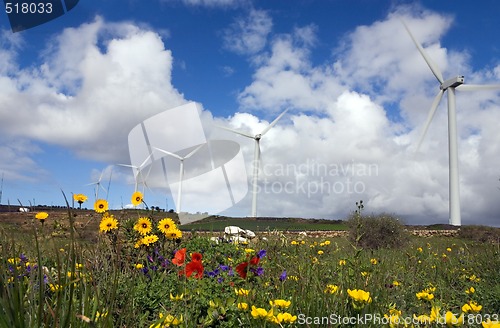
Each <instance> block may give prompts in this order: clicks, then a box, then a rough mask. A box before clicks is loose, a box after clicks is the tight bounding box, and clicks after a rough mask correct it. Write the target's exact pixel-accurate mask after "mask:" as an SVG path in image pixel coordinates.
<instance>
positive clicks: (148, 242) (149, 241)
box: [141, 235, 158, 246]
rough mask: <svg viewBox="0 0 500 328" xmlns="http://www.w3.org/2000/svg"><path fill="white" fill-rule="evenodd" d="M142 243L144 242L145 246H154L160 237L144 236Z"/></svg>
mask: <svg viewBox="0 0 500 328" xmlns="http://www.w3.org/2000/svg"><path fill="white" fill-rule="evenodd" d="M141 241H142V244H143V245H146V246H149V245H151V244H154V243H156V242H157V241H158V236H157V235H147V236H144V237H143V238H142V239H141Z"/></svg>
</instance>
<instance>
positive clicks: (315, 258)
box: [311, 256, 319, 264]
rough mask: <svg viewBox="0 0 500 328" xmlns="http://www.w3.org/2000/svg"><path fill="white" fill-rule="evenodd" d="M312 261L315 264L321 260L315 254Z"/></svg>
mask: <svg viewBox="0 0 500 328" xmlns="http://www.w3.org/2000/svg"><path fill="white" fill-rule="evenodd" d="M311 261H312V263H313V264H316V263H318V262H319V260H318V258H317V257H316V256H314V257H313V258H312V259H311Z"/></svg>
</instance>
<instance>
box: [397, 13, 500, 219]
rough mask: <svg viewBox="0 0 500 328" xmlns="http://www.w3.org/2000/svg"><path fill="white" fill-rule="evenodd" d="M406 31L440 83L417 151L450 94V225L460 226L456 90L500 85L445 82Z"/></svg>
mask: <svg viewBox="0 0 500 328" xmlns="http://www.w3.org/2000/svg"><path fill="white" fill-rule="evenodd" d="M402 23H403V25H404V27H405V29H406V31H407V32H408V34H409V35H410V37H411V39H412V41H413V43H414V44H415V46H416V47H417V49H418V51H419V52H420V54H421V55H422V57H423V58H424V60H425V62H426V63H427V65H428V66H429V68H430V69H431V71H432V73H433V74H434V76H435V77H436V79H437V80H438V82H439V91H438V93H437V95H436V97H435V98H434V101H433V102H432V105H431V109H430V111H429V115H428V116H427V121H426V122H425V126H424V130H423V132H422V136H421V137H420V140H419V142H418V145H417V151H418V149H419V148H420V145H421V144H422V141H423V139H424V137H425V134H426V133H427V129H428V128H429V125H430V124H431V121H432V119H433V118H434V114H435V113H436V109H437V107H438V105H439V103H440V102H441V98H442V97H443V94H444V93H445V92H448V152H449V154H448V160H449V188H450V195H449V197H450V200H449V202H450V204H449V208H450V221H449V222H450V224H451V225H454V226H460V225H461V224H462V220H461V216H460V184H459V177H458V176H459V174H458V140H457V139H458V137H457V115H456V104H455V89H456V88H457V87H460V88H459V90H463V91H474V90H488V89H500V85H496V84H490V85H486V84H485V85H473V84H464V81H465V79H464V76H463V75H458V76H455V77H452V78H451V79H448V80H446V81H445V80H444V79H443V74H442V73H441V71H440V69H439V67H438V66H437V65H436V64H435V63H434V62H433V61H432V59H431V58H430V57H429V56H428V54H427V53H426V52H425V51H424V49H423V48H422V46H421V45H420V43H419V42H418V41H417V40H416V39H415V37H414V36H413V34H412V33H411V31H410V29H409V28H408V26H407V25H406V23H405V22H402Z"/></svg>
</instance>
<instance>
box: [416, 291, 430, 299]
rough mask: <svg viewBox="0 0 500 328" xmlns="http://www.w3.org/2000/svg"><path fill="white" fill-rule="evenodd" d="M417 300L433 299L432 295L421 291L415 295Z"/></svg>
mask: <svg viewBox="0 0 500 328" xmlns="http://www.w3.org/2000/svg"><path fill="white" fill-rule="evenodd" d="M415 295H416V296H417V298H418V299H419V300H426V301H431V300H433V299H434V294H431V293H428V292H425V291H422V292H420V293H417V294H415Z"/></svg>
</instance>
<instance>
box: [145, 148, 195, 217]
mask: <svg viewBox="0 0 500 328" xmlns="http://www.w3.org/2000/svg"><path fill="white" fill-rule="evenodd" d="M204 145H205V144H201V145H198V146H197V147H196V148H195V149H193V150H192V151H190V152H189V154H187V155H186V156H184V157H182V156H179V155H177V154H175V153H171V152H169V151H166V150H164V149H160V148H157V147H153V148H154V149H156V150H158V151H159V152H162V153H164V154H167V155H170V156H172V157H175V158H177V159H178V160H179V161H180V165H179V166H180V167H179V189H178V190H177V213H178V214H180V213H181V201H182V180H183V179H184V161H185V160H186V159H188V158H190V157H191V156H193V155H194V154H195V153H196V152H197V151H198V150H200V148H201V147H203V146H204Z"/></svg>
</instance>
